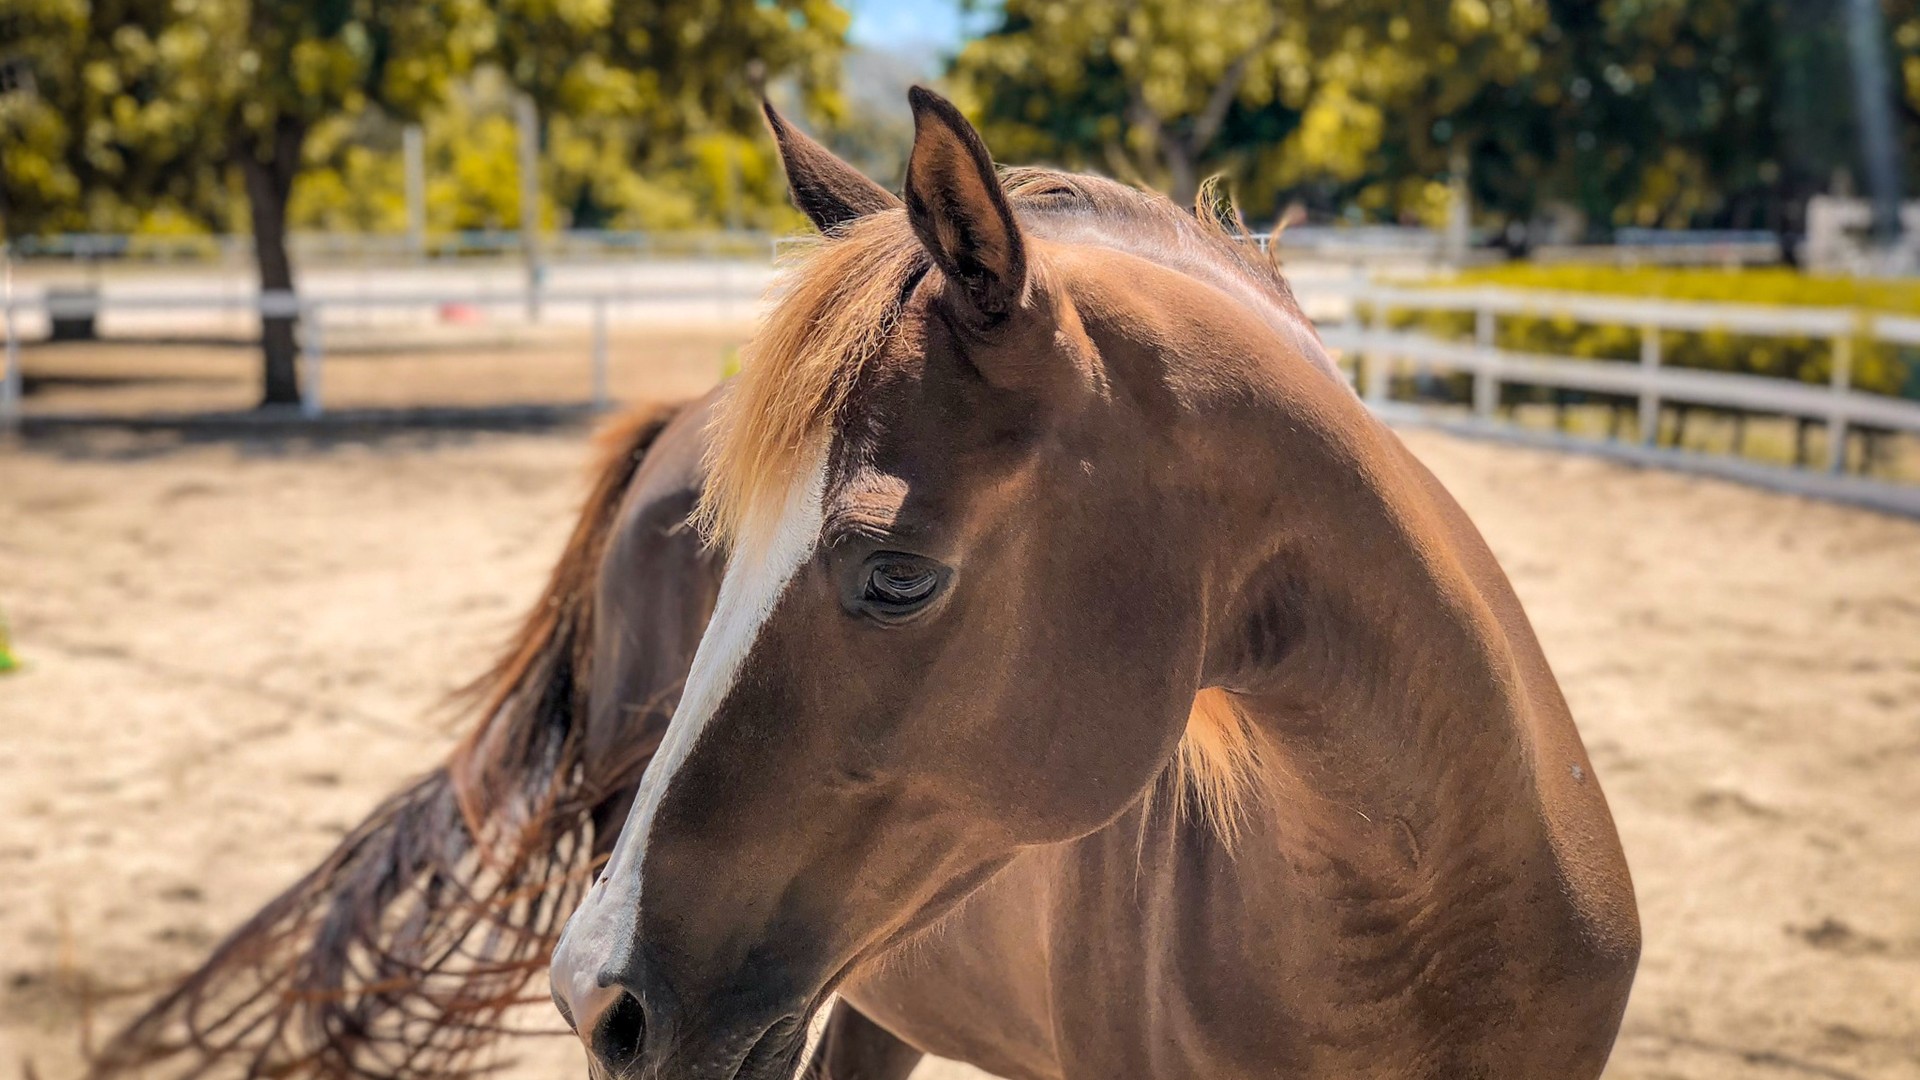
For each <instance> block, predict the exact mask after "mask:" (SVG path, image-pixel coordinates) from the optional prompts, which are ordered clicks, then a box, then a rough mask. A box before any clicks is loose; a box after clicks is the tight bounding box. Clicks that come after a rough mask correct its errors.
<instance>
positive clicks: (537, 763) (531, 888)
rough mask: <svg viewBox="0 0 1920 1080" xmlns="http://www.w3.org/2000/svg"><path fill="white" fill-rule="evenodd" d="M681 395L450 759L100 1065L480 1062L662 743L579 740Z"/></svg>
mask: <svg viewBox="0 0 1920 1080" xmlns="http://www.w3.org/2000/svg"><path fill="white" fill-rule="evenodd" d="M676 411H677V410H676V409H672V408H668V409H655V410H652V411H648V412H644V413H639V414H636V415H633V416H631V417H628V418H626V419H624V420H622V421H620V422H618V423H616V424H615V425H613V426H612V427H611V428H610V429H609V430H608V432H607V433H606V434H605V435H604V436H603V438H602V445H603V447H604V448H605V451H606V453H605V456H604V458H603V463H602V465H601V467H600V469H599V471H598V473H597V480H596V482H595V484H594V489H593V492H592V494H591V495H590V496H589V498H588V502H587V506H586V508H585V510H584V511H583V512H582V514H581V518H580V522H579V524H578V525H577V526H576V527H575V529H574V533H573V536H572V538H571V539H570V540H569V541H568V544H567V548H566V551H565V553H564V554H563V555H562V556H561V559H560V562H559V565H558V566H556V567H555V568H554V571H553V575H552V577H551V579H550V580H549V582H548V584H547V589H546V592H545V594H544V595H543V596H542V597H541V599H540V602H539V603H538V604H537V605H536V606H535V608H534V610H533V612H532V613H531V614H530V615H529V617H528V619H527V622H526V624H525V625H524V626H523V627H522V628H521V631H520V633H519V634H518V635H517V636H516V638H515V640H514V644H513V646H512V647H511V648H510V649H509V650H508V651H507V653H506V654H505V655H504V656H503V657H502V659H501V660H500V662H499V663H498V664H496V665H495V666H494V668H493V669H492V670H491V671H490V672H488V674H487V675H486V676H484V677H483V678H482V679H480V680H479V681H477V682H476V683H475V684H474V685H473V687H472V688H470V690H469V691H467V698H466V699H467V700H468V701H470V702H472V703H474V704H475V705H476V706H477V708H478V715H479V716H480V717H481V718H482V719H481V722H480V723H479V724H478V725H477V726H476V727H475V729H474V730H473V732H472V733H471V734H470V735H469V736H468V737H467V739H466V740H465V741H463V742H462V743H461V745H460V746H459V747H458V748H457V749H456V750H455V752H454V753H453V755H452V757H451V758H450V759H449V761H448V762H447V763H446V764H445V765H443V766H442V767H440V768H438V769H435V770H434V771H433V772H430V773H428V774H427V775H425V776H423V777H421V778H420V779H419V780H417V781H415V782H414V783H413V784H412V785H411V786H410V787H408V788H406V789H405V790H403V791H401V792H399V793H398V794H396V795H394V796H392V797H391V798H389V799H388V800H387V801H386V802H384V803H382V804H381V805H380V806H379V808H377V809H376V810H374V812H373V813H372V815H370V816H369V817H368V818H367V819H366V820H365V821H364V822H362V823H361V824H360V826H359V827H358V828H357V829H355V830H354V831H353V832H352V834H350V835H349V836H348V837H347V838H346V839H345V840H344V841H342V842H341V844H340V846H339V847H338V848H336V849H335V850H334V852H333V853H332V854H331V855H329V856H328V857H327V859H326V860H325V861H324V862H322V863H321V864H320V865H319V866H318V867H316V868H315V869H314V870H313V871H312V872H311V873H309V874H308V875H307V876H306V877H304V878H302V879H301V880H300V881H299V882H298V883H296V884H295V885H294V886H293V887H292V888H290V889H288V890H287V891H286V892H284V893H282V894H281V895H280V896H278V897H276V898H275V899H274V900H273V901H272V902H271V903H269V904H267V906H266V907H264V908H262V909H261V910H260V911H259V913H258V914H256V915H254V916H253V918H251V919H249V920H248V921H247V922H246V924H245V925H243V926H241V927H240V928H239V929H238V930H236V931H234V932H233V934H232V935H231V936H229V937H228V938H227V939H226V941H225V942H223V943H222V944H221V945H220V947H219V948H218V949H216V950H215V951H214V953H213V955H212V956H210V957H209V958H208V959H207V961H206V962H205V963H204V964H202V965H201V966H200V967H199V968H198V969H197V970H195V971H194V972H192V973H191V974H189V975H187V976H186V977H185V978H184V979H182V980H181V981H180V983H179V984H178V985H177V986H175V987H174V988H173V989H172V990H171V991H170V992H168V993H167V994H166V996H165V997H163V998H161V999H160V1000H159V1001H157V1002H155V1003H154V1004H153V1006H152V1007H150V1008H149V1009H148V1010H147V1011H146V1012H145V1013H143V1014H142V1015H141V1016H140V1017H139V1018H137V1019H136V1020H134V1021H133V1022H132V1023H131V1024H129V1025H128V1026H127V1027H126V1028H125V1029H124V1030H122V1031H120V1032H119V1033H118V1034H116V1035H115V1036H114V1037H113V1038H112V1039H111V1040H110V1041H109V1042H108V1043H107V1045H106V1046H105V1048H104V1050H103V1051H102V1052H101V1053H100V1054H99V1055H98V1056H97V1057H96V1058H95V1060H94V1066H93V1075H94V1077H96V1078H98V1080H107V1078H117V1077H120V1076H125V1075H134V1074H137V1075H141V1076H150V1075H151V1076H171V1077H181V1078H187V1077H196V1078H197V1077H203V1076H212V1075H221V1076H230V1075H244V1076H248V1077H269V1076H271V1077H282V1076H302V1077H364V1078H375V1077H377V1078H380V1080H428V1078H433V1080H445V1078H450V1077H453V1078H457V1077H463V1076H471V1075H474V1074H476V1073H479V1072H481V1071H484V1069H485V1068H486V1066H487V1065H488V1064H489V1063H490V1062H491V1061H492V1060H493V1059H492V1056H491V1055H490V1054H489V1053H488V1051H489V1049H490V1048H491V1047H492V1046H493V1045H494V1044H495V1043H496V1041H497V1040H498V1038H499V1036H501V1035H502V1034H506V1033H508V1031H509V1029H508V1028H507V1026H506V1021H507V1014H508V1012H509V1011H510V1010H511V1009H512V1008H513V1007H514V1006H516V1005H519V1004H522V1003H524V1002H526V1001H528V1000H530V995H529V985H528V984H529V982H530V980H531V978H532V976H533V975H534V974H535V973H536V972H538V971H540V970H541V969H543V968H544V967H545V965H546V961H547V956H548V953H549V952H551V950H552V947H553V942H554V939H555V938H556V937H557V936H558V934H559V931H560V928H561V926H562V924H563V923H564V921H565V920H566V918H567V916H568V914H569V913H571V912H572V910H573V908H574V906H575V904H576V903H577V902H578V900H579V897H580V894H581V892H582V891H583V890H584V888H585V887H586V885H587V884H588V883H589V881H590V880H591V875H592V873H593V871H594V869H595V867H596V865H597V855H596V843H595V836H594V819H595V816H596V810H599V809H603V808H605V807H607V806H608V805H610V804H611V803H615V802H618V801H619V800H621V799H623V798H624V797H625V791H626V790H628V789H630V788H631V787H632V786H633V785H635V784H637V783H638V782H639V777H640V773H641V771H643V770H644V769H645V768H646V764H647V761H648V760H649V759H650V758H651V756H652V753H653V749H654V746H653V745H652V744H649V745H645V746H639V747H635V748H634V750H633V753H632V755H631V756H627V757H624V758H623V760H622V761H619V762H605V761H596V762H592V763H591V768H589V763H587V762H585V761H583V760H582V759H581V753H580V751H581V744H582V742H583V737H584V731H583V728H584V727H585V724H586V715H587V713H586V709H585V697H586V686H587V668H588V664H589V662H590V655H589V653H588V640H589V635H590V632H591V630H590V628H591V626H592V620H593V609H592V605H593V595H594V578H595V576H596V574H597V570H598V565H599V560H600V555H601V552H602V551H603V550H604V548H605V545H606V542H607V538H608V535H609V533H610V532H611V530H612V527H613V522H614V518H615V516H616V513H617V510H618V507H619V505H620V501H621V495H622V493H623V492H625V490H626V488H627V487H628V485H629V483H630V482H631V481H632V479H633V474H634V472H635V470H636V469H637V468H638V467H639V464H640V460H641V459H642V458H643V457H644V456H645V453H646V451H647V449H648V447H649V446H651V444H652V443H653V440H654V438H655V437H656V436H657V435H658V434H659V433H660V431H661V429H662V428H664V427H665V426H666V424H667V423H668V421H670V420H671V419H672V417H673V415H674V414H675V412H676ZM601 839H602V846H604V840H605V838H601Z"/></svg>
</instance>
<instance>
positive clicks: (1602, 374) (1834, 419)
mask: <svg viewBox="0 0 1920 1080" xmlns="http://www.w3.org/2000/svg"><path fill="white" fill-rule="evenodd" d="M740 289H746V290H751V291H757V289H758V279H756V278H754V277H752V276H746V277H742V278H740V279H739V280H738V286H737V287H736V291H739V290H740ZM1300 293H1301V299H1302V300H1303V301H1305V302H1308V303H1309V304H1310V305H1311V306H1312V307H1314V308H1315V309H1316V310H1320V311H1323V312H1340V311H1342V310H1343V311H1344V318H1341V317H1340V315H1339V314H1335V315H1334V316H1333V317H1332V318H1330V319H1328V320H1326V321H1325V322H1324V323H1323V324H1322V327H1321V332H1322V336H1323V337H1324V339H1325V341H1326V343H1327V344H1328V345H1329V346H1330V347H1332V348H1335V349H1338V350H1340V351H1342V352H1343V353H1347V354H1350V355H1352V356H1354V357H1355V358H1356V365H1355V366H1356V374H1357V381H1358V386H1359V389H1360V392H1361V394H1362V396H1363V397H1364V398H1365V399H1366V400H1367V402H1368V403H1369V404H1370V405H1372V406H1373V407H1374V408H1376V409H1377V410H1380V411H1382V412H1384V413H1388V414H1390V415H1393V416H1395V417H1398V418H1408V417H1411V416H1412V415H1413V413H1412V412H1411V411H1410V410H1409V409H1408V408H1407V407H1405V406H1401V405H1399V404H1398V403H1395V402H1392V401H1390V400H1389V391H1390V388H1391V378H1392V374H1393V372H1394V370H1395V369H1396V367H1398V366H1401V365H1403V364H1405V363H1408V362H1411V363H1412V364H1413V365H1414V366H1416V367H1419V368H1424V369H1428V370H1445V371H1455V372H1461V373H1465V374H1468V375H1470V376H1471V377H1472V380H1473V394H1472V413H1471V415H1472V420H1471V422H1470V425H1469V426H1471V427H1472V428H1473V429H1474V430H1475V431H1476V432H1477V433H1481V434H1495V435H1498V434H1501V433H1502V431H1503V430H1504V431H1505V433H1506V434H1508V435H1513V436H1517V437H1518V436H1523V435H1524V437H1525V438H1526V439H1528V440H1530V441H1540V440H1541V439H1542V438H1543V437H1544V436H1542V435H1541V434H1540V433H1531V434H1525V433H1522V432H1520V431H1519V430H1518V429H1514V428H1513V426H1512V425H1510V424H1504V423H1502V422H1500V420H1499V418H1498V405H1499V402H1500V389H1501V386H1502V385H1503V384H1507V383H1515V384H1525V385H1531V386H1539V387H1546V388H1551V389H1561V390H1573V391H1584V392H1588V393H1598V394H1608V395H1616V396H1620V397H1627V398H1634V399H1637V411H1638V415H1639V420H1640V424H1639V431H1640V440H1639V443H1638V444H1622V443H1608V444H1601V443H1599V442H1598V441H1597V440H1571V439H1564V438H1556V439H1555V440H1554V441H1556V442H1557V443H1558V444H1563V445H1565V446H1566V447H1567V448H1578V449H1587V450H1594V449H1598V450H1601V451H1602V452H1608V448H1609V447H1610V448H1611V452H1613V453H1614V454H1615V456H1619V457H1624V458H1628V459H1631V460H1635V461H1641V462H1647V463H1659V464H1665V465H1669V466H1672V467H1677V468H1685V469H1692V470H1695V471H1707V472H1718V473H1721V474H1724V475H1733V476H1736V477H1737V478H1739V479H1742V480H1747V481H1749V482H1763V483H1771V484H1772V486H1776V487H1782V488H1785V489H1788V490H1795V491H1801V492H1804V493H1807V494H1813V495H1823V496H1828V497H1835V498H1845V499H1848V500H1849V501H1855V502H1866V503H1869V504H1872V505H1876V506H1881V507H1882V508H1886V509H1894V510H1898V511H1901V512H1906V513H1913V514H1917V515H1920V486H1909V485H1899V484H1893V483H1887V482H1884V481H1876V480H1873V479H1870V478H1862V477H1847V476H1842V475H1839V474H1840V473H1841V472H1842V471H1843V469H1844V466H1845V464H1846V450H1847V442H1848V438H1847V435H1848V431H1849V429H1850V428H1854V427H1870V428H1874V429H1878V430H1882V431H1895V432H1904V433H1909V434H1916V435H1920V401H1914V400H1908V399H1904V398H1894V397H1888V396H1885V395H1881V394H1873V393H1866V392H1863V391H1860V390H1857V389H1855V388H1854V386H1853V383H1852V368H1853V359H1854V357H1853V352H1854V349H1855V347H1856V343H1857V342H1861V341H1872V342H1888V343H1895V344H1900V345H1912V346H1920V316H1912V317H1908V316H1891V315H1882V314H1875V313H1869V312H1862V311H1855V310H1851V309H1837V308H1813V307H1799V308H1795V307H1761V306H1753V305H1739V304H1705V303H1680V302H1669V301H1654V300H1638V299H1632V298H1615V297H1603V296H1593V295H1588V294H1570V293H1547V292H1535V291H1527V290H1506V289H1447V288H1435V289H1422V288H1407V287H1391V286H1382V285H1377V284H1373V283H1368V282H1365V281H1358V280H1355V281H1344V282H1343V281H1337V280H1319V281H1312V282H1310V283H1307V284H1306V286H1305V287H1304V288H1301V289H1300ZM718 295H719V294H718V293H716V292H715V285H714V284H713V283H712V282H699V281H684V282H681V283H678V284H672V283H660V282H653V283H649V284H648V285H647V286H646V287H644V288H640V289H608V288H604V287H590V286H589V287H576V288H555V289H546V290H540V291H539V292H538V293H529V292H526V291H524V290H522V291H501V290H486V291H482V292H473V291H469V290H445V289H442V290H434V289H417V288H416V289H409V288H394V289H389V290H383V291H376V292H362V293H356V294H353V295H324V294H319V295H309V296H304V297H297V296H294V295H293V294H291V293H266V294H258V295H254V294H227V295H221V294H210V295H201V296H183V295H155V296H144V297H143V296H138V295H114V294H112V293H107V294H104V295H92V296H87V295H73V294H55V295H53V296H47V295H37V294H26V295H19V296H15V297H13V298H11V300H10V301H9V302H8V303H7V304H6V310H5V317H6V332H7V340H6V354H5V359H6V368H5V379H4V381H0V428H10V427H12V426H14V425H17V424H18V422H19V420H20V417H21V412H20V406H21V374H20V361H19V334H18V333H17V332H16V329H17V327H18V314H19V313H20V312H23V311H25V312H33V313H35V314H37V315H41V316H45V317H47V318H54V317H60V318H67V317H86V316H91V315H99V314H102V313H105V312H113V311H142V310H151V311H167V312H174V311H182V310H198V311H225V312H234V313H237V312H244V311H253V312H259V313H262V314H267V315H278V316H292V317H297V318H298V319H299V320H300V321H301V325H302V333H301V349H302V363H301V368H302V372H301V375H302V388H303V399H304V400H303V405H302V409H303V411H304V412H305V413H306V415H308V416H310V417H318V416H321V415H322V414H323V413H324V411H325V409H326V393H325V390H326V386H325V372H326V353H327V337H326V325H327V320H326V318H325V317H324V316H325V314H326V313H327V312H329V311H350V310H360V311H375V310H400V309H409V308H413V309H429V310H430V309H435V308H444V307H446V306H449V305H462V306H468V307H475V308H497V307H503V306H511V307H519V306H522V305H525V306H527V307H528V308H529V309H532V308H538V309H540V310H543V311H544V310H560V311H566V310H571V311H573V312H575V313H578V312H581V311H584V312H585V313H586V315H587V316H588V319H589V322H590V326H591V332H590V335H589V342H590V344H589V348H588V357H587V362H588V365H589V369H590V371H591V383H590V385H591V387H592V400H593V403H594V404H596V405H599V404H605V403H606V402H607V401H608V399H609V397H610V392H609V388H608V333H609V323H610V322H611V321H613V320H614V319H616V318H619V317H624V314H625V313H626V312H628V311H630V310H631V309H632V308H633V306H634V305H646V304H650V303H658V302H660V301H662V300H672V299H675V298H676V297H697V298H706V299H712V298H715V297H717V296H718ZM747 295H751V293H750V292H749V293H744V294H743V295H740V296H735V295H733V294H731V293H729V294H728V297H727V299H728V302H729V304H731V303H732V302H734V301H738V300H743V299H745V297H746V296H747ZM1328 301H1344V308H1342V307H1340V306H1338V305H1330V304H1329V303H1328ZM741 310H742V312H743V313H744V310H745V308H744V305H743V306H742V308H741ZM1363 311H1364V312H1367V313H1368V315H1367V317H1366V318H1364V319H1363V318H1362V317H1361V313H1362V312H1363ZM1389 311H1450V312H1471V313H1473V315H1474V325H1475V335H1474V338H1473V339H1472V340H1448V339H1444V338H1439V337H1434V336H1431V335H1426V334H1420V333H1411V332H1406V331H1397V330H1392V329H1389V328H1387V326H1386V324H1385V317H1386V314H1387V312H1389ZM1502 316H1545V317H1554V318H1565V319H1571V320H1574V321H1577V322H1582V323H1591V324H1596V325H1615V326H1630V327H1634V328H1636V329H1637V330H1638V332H1639V334H1640V340H1641V347H1640V355H1639V359H1638V362H1637V363H1635V362H1631V361H1627V362H1622V361H1599V360H1593V359H1585V358H1576V357H1566V356H1553V355H1541V354H1536V353H1527V352H1519V351H1514V350H1508V349H1502V348H1500V347H1498V345H1497V344H1496V333H1495V331H1496V328H1497V319H1498V318H1500V317H1502ZM1716 330H1717V331H1725V332H1729V333H1736V334H1742V335H1752V336H1778V337H1799V338H1805V337H1817V338H1825V339H1827V340H1828V341H1829V342H1830V345H1829V347H1830V348H1831V350H1832V355H1833V363H1832V377H1831V380H1830V381H1829V383H1828V384H1827V385H1824V386H1819V385H1812V384H1808V383H1802V382H1798V381H1794V380H1789V379H1776V378H1768V377H1764V376H1756V375H1742V374H1732V373H1726V372H1715V371H1699V370H1690V369H1676V368H1672V367H1668V366H1665V365H1664V364H1663V355H1662V341H1661V334H1662V332H1663V331H1696V332H1698V331H1716ZM1663 402H1678V403H1684V404H1690V405H1700V406H1708V407H1716V408H1722V409H1728V410H1735V411H1743V412H1753V413H1768V414H1780V415H1785V416H1791V417H1797V418H1807V419H1814V420H1817V421H1819V422H1821V423H1822V424H1823V425H1824V426H1825V428H1826V432H1827V440H1826V442H1827V462H1826V466H1827V467H1826V470H1825V472H1824V473H1823V472H1820V471H1816V470H1812V469H1797V468H1788V467H1784V466H1768V465H1762V464H1760V463H1757V462H1752V461H1746V460H1738V462H1737V464H1736V463H1735V462H1734V461H1733V460H1725V461H1720V462H1718V463H1717V464H1716V463H1713V462H1711V461H1709V460H1708V458H1707V455H1702V454H1698V453H1689V452H1684V451H1679V450H1670V449H1667V448H1662V447H1660V446H1658V445H1657V436H1658V432H1659V417H1660V410H1661V406H1662V403H1663ZM1454 426H1459V425H1454ZM1576 444H1577V445H1576ZM1863 493H1864V494H1863Z"/></svg>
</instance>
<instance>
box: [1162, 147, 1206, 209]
mask: <svg viewBox="0 0 1920 1080" xmlns="http://www.w3.org/2000/svg"><path fill="white" fill-rule="evenodd" d="M1161 156H1162V157H1163V158H1165V159H1166V163H1167V189H1168V190H1167V194H1168V195H1169V196H1170V197H1172V199H1173V205H1175V206H1178V207H1180V208H1182V209H1186V208H1188V207H1191V206H1192V205H1193V200H1194V197H1195V196H1197V195H1198V194H1200V178H1199V177H1198V176H1196V175H1195V173H1196V171H1197V170H1196V169H1195V168H1194V164H1193V155H1192V154H1190V153H1189V152H1188V151H1187V148H1186V146H1185V145H1183V144H1182V143H1181V142H1180V140H1178V139H1171V138H1169V139H1165V140H1162V146H1161Z"/></svg>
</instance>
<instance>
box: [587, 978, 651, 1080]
mask: <svg viewBox="0 0 1920 1080" xmlns="http://www.w3.org/2000/svg"><path fill="white" fill-rule="evenodd" d="M646 1041H647V1021H646V1018H645V1017H643V1016H641V1015H640V999H638V998H636V997H634V996H633V995H632V994H629V993H627V992H625V991H622V992H621V993H620V996H619V997H618V998H616V999H615V1000H614V1003H613V1004H612V1005H609V1006H608V1007H607V1011H606V1012H605V1013H602V1014H601V1016H600V1023H599V1025H598V1026H597V1027H595V1028H594V1031H593V1056H594V1057H596V1058H599V1059H600V1063H601V1064H602V1065H605V1066H606V1067H607V1070H608V1071H609V1072H611V1073H613V1074H614V1075H619V1074H620V1072H622V1071H623V1070H624V1069H625V1068H626V1067H627V1066H628V1065H630V1064H632V1063H633V1062H634V1061H637V1060H638V1059H639V1057H640V1050H641V1048H642V1047H643V1046H645V1045H646Z"/></svg>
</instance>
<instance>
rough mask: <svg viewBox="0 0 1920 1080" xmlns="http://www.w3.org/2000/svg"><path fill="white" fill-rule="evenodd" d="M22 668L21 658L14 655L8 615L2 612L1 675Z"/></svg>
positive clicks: (0, 634)
mask: <svg viewBox="0 0 1920 1080" xmlns="http://www.w3.org/2000/svg"><path fill="white" fill-rule="evenodd" d="M18 670H20V659H19V658H18V657H16V656H14V655H13V637H12V635H10V634H9V633H8V632H7V617H6V615H4V614H0V675H5V674H7V673H8V672H10V671H18Z"/></svg>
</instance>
